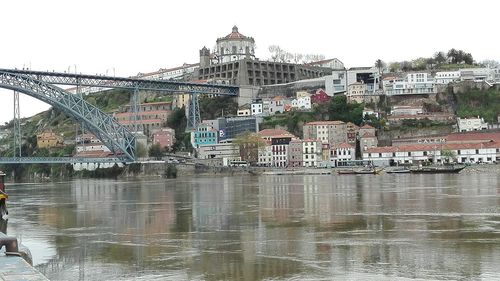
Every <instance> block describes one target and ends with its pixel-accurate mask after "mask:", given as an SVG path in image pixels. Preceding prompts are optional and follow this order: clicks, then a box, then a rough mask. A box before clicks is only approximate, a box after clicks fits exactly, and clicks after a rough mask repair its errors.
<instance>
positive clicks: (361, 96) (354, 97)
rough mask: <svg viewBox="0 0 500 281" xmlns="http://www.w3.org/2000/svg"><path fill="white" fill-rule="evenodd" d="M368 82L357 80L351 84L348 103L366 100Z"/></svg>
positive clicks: (348, 89)
mask: <svg viewBox="0 0 500 281" xmlns="http://www.w3.org/2000/svg"><path fill="white" fill-rule="evenodd" d="M365 94H366V84H365V83H363V82H356V83H352V84H350V85H349V87H348V88H347V95H346V97H347V102H348V103H363V102H364V101H365Z"/></svg>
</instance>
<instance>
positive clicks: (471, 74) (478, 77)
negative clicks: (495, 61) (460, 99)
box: [460, 68, 491, 82]
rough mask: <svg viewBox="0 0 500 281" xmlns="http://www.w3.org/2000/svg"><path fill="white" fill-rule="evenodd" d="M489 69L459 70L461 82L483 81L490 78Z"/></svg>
mask: <svg viewBox="0 0 500 281" xmlns="http://www.w3.org/2000/svg"><path fill="white" fill-rule="evenodd" d="M490 71H491V69H490V68H463V69H460V80H461V81H476V82H479V81H485V80H487V79H488V77H490Z"/></svg>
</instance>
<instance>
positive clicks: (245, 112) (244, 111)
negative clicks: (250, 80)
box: [237, 103, 252, 116]
mask: <svg viewBox="0 0 500 281" xmlns="http://www.w3.org/2000/svg"><path fill="white" fill-rule="evenodd" d="M237 115H238V116H250V115H252V110H251V105H249V104H248V103H247V104H244V105H242V106H240V107H239V108H238V111H237Z"/></svg>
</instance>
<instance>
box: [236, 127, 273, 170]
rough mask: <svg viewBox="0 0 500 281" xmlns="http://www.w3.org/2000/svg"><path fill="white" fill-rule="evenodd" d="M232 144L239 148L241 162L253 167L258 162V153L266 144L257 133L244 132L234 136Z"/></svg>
mask: <svg viewBox="0 0 500 281" xmlns="http://www.w3.org/2000/svg"><path fill="white" fill-rule="evenodd" d="M233 144H234V145H235V146H237V147H238V148H239V151H240V157H241V160H243V161H247V162H248V163H250V165H255V164H256V163H257V162H258V161H259V151H260V150H262V149H263V147H264V146H265V145H266V142H265V141H264V140H263V139H262V138H261V137H260V135H259V134H257V133H251V132H245V133H243V134H240V135H238V136H236V139H235V140H234V141H233Z"/></svg>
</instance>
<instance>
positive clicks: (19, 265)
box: [0, 232, 49, 281]
mask: <svg viewBox="0 0 500 281" xmlns="http://www.w3.org/2000/svg"><path fill="white" fill-rule="evenodd" d="M0 242H1V245H2V247H1V249H0V280H2V281H4V280H9V281H12V280H23V281H35V280H36V281H46V280H49V279H47V278H46V277H45V276H43V274H41V273H40V272H39V271H38V270H36V269H35V268H34V267H33V266H32V265H31V264H29V263H28V261H26V260H25V259H24V258H23V257H22V256H23V255H24V256H26V257H27V259H28V260H29V259H31V257H30V255H29V251H22V250H21V251H19V246H18V243H17V239H15V238H14V237H10V236H7V235H5V234H3V233H1V232H0Z"/></svg>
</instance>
